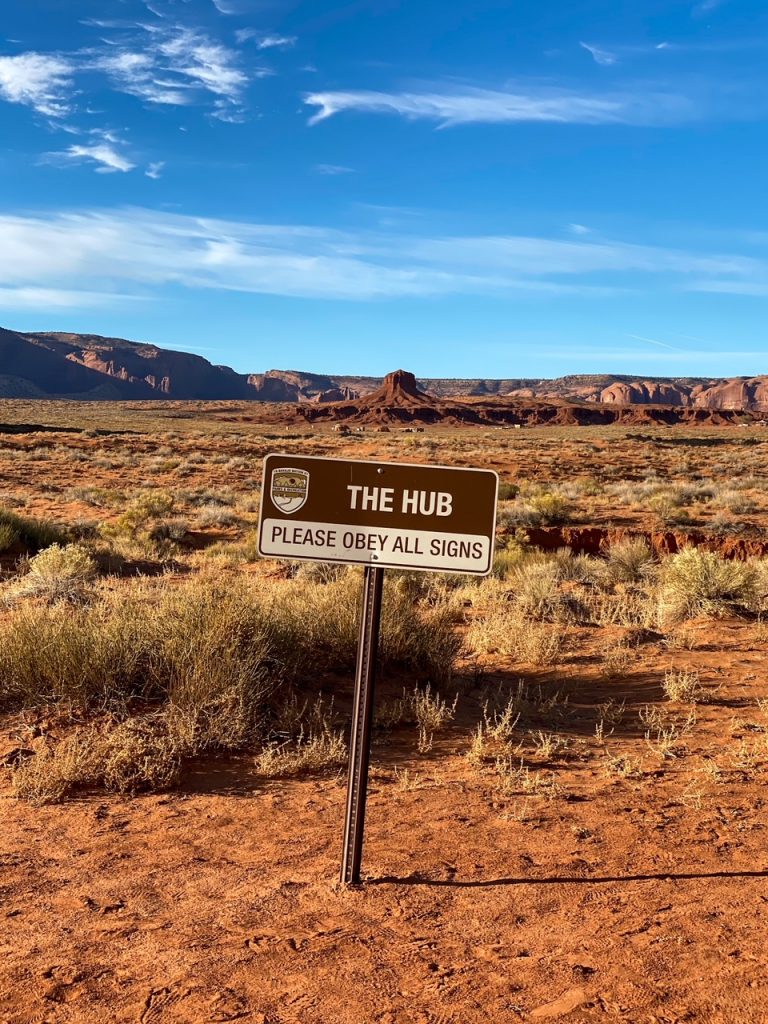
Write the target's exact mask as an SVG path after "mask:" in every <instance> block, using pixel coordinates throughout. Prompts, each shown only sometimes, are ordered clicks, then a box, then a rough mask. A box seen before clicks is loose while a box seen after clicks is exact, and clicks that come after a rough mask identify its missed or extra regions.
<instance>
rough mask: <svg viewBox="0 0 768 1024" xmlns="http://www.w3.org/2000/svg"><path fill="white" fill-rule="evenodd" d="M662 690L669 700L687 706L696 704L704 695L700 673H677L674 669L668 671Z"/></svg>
mask: <svg viewBox="0 0 768 1024" xmlns="http://www.w3.org/2000/svg"><path fill="white" fill-rule="evenodd" d="M661 688H662V690H663V691H664V696H665V697H666V698H667V699H668V700H674V701H681V702H685V703H687V704H696V703H697V702H698V701H700V700H701V699H702V697H703V695H704V690H703V688H702V685H701V683H700V682H699V673H698V672H684V671H679V672H676V671H675V670H674V669H668V670H667V672H666V673H665V675H664V681H663V683H662V684H661Z"/></svg>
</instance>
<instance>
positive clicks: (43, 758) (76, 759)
mask: <svg viewBox="0 0 768 1024" xmlns="http://www.w3.org/2000/svg"><path fill="white" fill-rule="evenodd" d="M179 770H180V757H179V752H178V749H177V747H176V744H175V743H174V741H173V738H172V736H171V735H170V734H169V733H168V731H167V729H166V728H165V727H164V723H163V721H162V719H161V718H160V717H159V716H155V717H154V718H131V719H127V720H125V721H123V722H120V723H118V724H117V725H115V726H113V727H112V728H109V729H108V730H107V731H106V732H103V731H100V730H99V728H98V726H96V725H89V726H86V727H82V728H79V729H76V730H75V731H74V732H72V733H70V734H69V735H68V736H65V737H64V738H63V739H61V740H59V741H58V743H55V744H53V745H51V746H47V747H45V748H44V749H43V750H42V751H40V752H39V753H37V754H35V755H33V756H32V757H29V758H27V759H26V760H24V761H22V762H21V764H20V765H19V766H18V767H17V768H16V770H15V771H14V774H13V787H14V791H15V793H16V795H17V796H18V797H20V798H22V799H25V800H29V801H30V802H32V803H56V802H57V801H59V800H62V799H63V798H64V797H65V796H68V795H69V794H70V793H72V792H74V791H75V790H78V789H82V788H83V787H87V786H98V787H100V788H103V789H106V790H108V791H109V792H113V793H137V792H140V791H151V792H155V791H157V790H159V789H167V788H168V787H169V786H170V785H172V784H173V783H174V782H175V781H176V779H177V778H178V775H179Z"/></svg>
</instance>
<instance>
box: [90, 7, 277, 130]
mask: <svg viewBox="0 0 768 1024" xmlns="http://www.w3.org/2000/svg"><path fill="white" fill-rule="evenodd" d="M141 28H142V29H143V32H142V34H140V35H137V36H134V37H132V38H131V39H129V40H128V42H127V43H126V42H125V41H123V42H120V43H117V44H116V47H115V48H114V49H113V50H111V51H109V52H105V53H103V54H102V55H101V56H100V58H99V59H98V61H97V66H98V67H99V68H100V69H101V70H102V71H104V72H105V73H106V74H107V76H108V77H109V79H110V81H111V84H112V87H113V88H114V89H116V90H117V91H119V92H125V93H128V94H129V95H132V96H138V97H139V98H140V99H143V100H145V101H146V102H148V103H153V104H161V105H162V104H164V105H170V106H189V105H193V104H195V103H198V102H200V100H201V98H203V97H205V96H208V97H210V98H212V99H213V115H214V116H215V117H220V118H221V119H222V120H231V119H232V117H233V114H235V113H237V114H238V115H239V114H241V113H242V104H243V101H244V96H245V91H246V89H247V87H248V85H249V83H250V80H251V77H253V78H257V77H262V76H263V75H265V74H268V72H267V71H266V69H263V68H262V69H260V68H254V69H251V72H250V74H249V73H248V72H246V71H245V70H244V68H243V67H242V66H241V61H240V57H239V54H238V53H237V52H236V51H235V50H233V49H232V48H231V47H228V46H225V45H224V44H223V43H221V42H219V41H218V40H215V39H212V38H211V37H210V36H209V35H207V34H206V33H205V32H202V31H199V30H197V29H190V28H186V27H183V26H179V25H166V24H161V25H144V26H141Z"/></svg>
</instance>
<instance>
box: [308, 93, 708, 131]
mask: <svg viewBox="0 0 768 1024" xmlns="http://www.w3.org/2000/svg"><path fill="white" fill-rule="evenodd" d="M304 102H305V103H306V104H307V105H308V106H310V107H317V108H318V109H317V112H316V113H315V114H313V115H312V117H311V118H310V124H317V123H318V122H320V121H325V120H327V119H328V118H329V117H333V116H334V115H336V114H341V113H344V112H349V111H357V112H361V113H369V114H390V115H397V116H399V117H403V118H406V119H407V120H426V121H435V122H437V123H438V124H440V125H441V126H444V127H447V126H450V125H459V124H514V123H521V122H551V123H560V124H632V125H656V124H664V123H676V122H679V121H687V120H692V119H694V118H695V117H696V116H697V113H698V110H697V105H696V103H695V102H694V101H693V100H692V99H691V98H689V97H688V96H685V95H683V94H678V93H674V92H671V91H665V90H659V89H653V88H643V89H636V90H635V91H629V90H628V91H626V92H613V93H591V92H580V91H577V90H571V89H560V88H555V87H545V86H539V85H530V86H526V85H524V84H521V85H520V86H519V87H518V88H516V89H514V90H513V89H510V90H503V91H502V90H491V89H480V88H466V89H464V90H461V91H459V90H450V91H449V90H448V89H447V88H446V89H440V90H430V91H421V92H415V91H411V92H376V91H373V90H350V91H339V92H313V93H308V94H307V95H305V97H304Z"/></svg>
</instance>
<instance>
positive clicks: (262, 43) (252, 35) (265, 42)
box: [235, 28, 296, 50]
mask: <svg viewBox="0 0 768 1024" xmlns="http://www.w3.org/2000/svg"><path fill="white" fill-rule="evenodd" d="M235 39H237V41H238V43H247V42H248V41H249V40H251V39H253V40H255V42H256V49H257V50H290V49H291V47H293V46H295V45H296V36H282V35H278V34H276V33H264V32H261V31H259V29H257V28H239V29H237V30H236V32H235Z"/></svg>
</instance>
